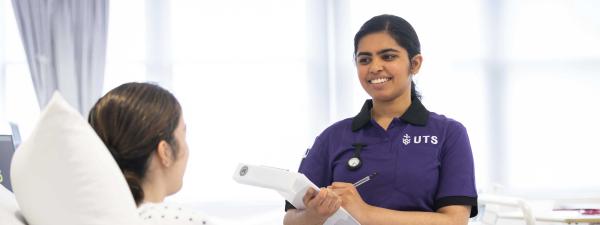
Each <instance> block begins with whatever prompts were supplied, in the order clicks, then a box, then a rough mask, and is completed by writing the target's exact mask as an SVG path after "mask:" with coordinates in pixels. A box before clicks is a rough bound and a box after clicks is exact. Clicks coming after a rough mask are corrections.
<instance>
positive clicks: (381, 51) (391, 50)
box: [377, 48, 400, 55]
mask: <svg viewBox="0 0 600 225" xmlns="http://www.w3.org/2000/svg"><path fill="white" fill-rule="evenodd" d="M388 52H400V51H398V50H396V49H393V48H386V49H383V50H380V51H378V52H377V55H381V54H385V53H388Z"/></svg>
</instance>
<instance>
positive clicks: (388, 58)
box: [381, 55, 398, 61]
mask: <svg viewBox="0 0 600 225" xmlns="http://www.w3.org/2000/svg"><path fill="white" fill-rule="evenodd" d="M397 57H398V56H397V55H382V56H381V58H382V59H383V60H385V61H392V60H394V59H396V58H397Z"/></svg>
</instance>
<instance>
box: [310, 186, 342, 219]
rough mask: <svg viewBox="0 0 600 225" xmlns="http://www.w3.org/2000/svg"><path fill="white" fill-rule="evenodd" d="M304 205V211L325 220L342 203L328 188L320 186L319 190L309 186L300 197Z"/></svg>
mask: <svg viewBox="0 0 600 225" xmlns="http://www.w3.org/2000/svg"><path fill="white" fill-rule="evenodd" d="M302 201H303V202H304V205H305V206H306V209H305V210H306V213H307V214H309V215H310V216H314V217H317V218H320V219H322V220H323V221H325V220H327V218H329V217H330V216H331V215H333V214H334V213H335V212H336V211H337V210H338V209H339V208H340V206H341V205H342V199H341V198H340V197H339V196H338V195H337V194H336V193H334V192H333V190H331V189H329V188H321V189H320V190H319V191H317V190H314V189H312V188H309V189H308V190H307V191H306V194H304V198H303V199H302Z"/></svg>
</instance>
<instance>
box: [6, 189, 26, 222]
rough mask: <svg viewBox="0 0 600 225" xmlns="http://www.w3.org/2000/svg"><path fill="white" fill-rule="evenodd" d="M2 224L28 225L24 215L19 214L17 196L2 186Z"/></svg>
mask: <svg viewBox="0 0 600 225" xmlns="http://www.w3.org/2000/svg"><path fill="white" fill-rule="evenodd" d="M0 224H2V225H26V223H25V220H24V219H23V215H21V213H20V212H19V207H18V206H17V201H16V200H15V196H14V195H13V193H11V192H10V191H9V190H7V189H6V188H4V186H2V185H0Z"/></svg>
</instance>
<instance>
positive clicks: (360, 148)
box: [284, 15, 477, 225]
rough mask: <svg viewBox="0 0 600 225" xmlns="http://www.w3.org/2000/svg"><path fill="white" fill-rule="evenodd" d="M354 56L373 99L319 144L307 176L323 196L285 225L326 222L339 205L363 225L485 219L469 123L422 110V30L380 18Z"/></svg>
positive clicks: (363, 33) (304, 169)
mask: <svg viewBox="0 0 600 225" xmlns="http://www.w3.org/2000/svg"><path fill="white" fill-rule="evenodd" d="M354 49H355V50H354V58H355V62H356V69H357V72H358V79H359V81H360V83H361V85H362V87H363V89H364V90H365V91H366V92H367V93H368V94H369V95H370V96H371V97H372V99H371V100H367V101H366V102H365V104H364V105H363V107H362V109H361V110H360V112H359V113H358V115H356V116H355V117H354V118H348V119H345V120H342V121H339V122H337V123H335V124H333V125H331V126H330V127H328V128H327V129H325V131H323V133H321V134H320V135H319V136H318V137H317V139H316V141H315V143H314V145H313V147H312V148H311V149H310V151H309V152H308V153H307V155H306V157H305V158H304V159H303V160H302V163H301V164H300V169H299V172H301V173H303V174H305V175H306V176H307V177H308V178H309V179H310V180H311V181H312V182H313V183H315V184H316V185H317V186H319V187H323V188H321V190H320V191H318V192H317V191H308V192H307V193H306V194H305V196H304V204H305V205H306V209H302V210H298V209H295V208H294V207H293V206H292V205H290V204H289V203H288V204H287V205H286V210H287V213H286V215H285V218H284V224H286V225H294V224H298V225H300V224H302V225H309V224H323V223H324V222H325V220H326V219H327V218H328V217H329V216H331V215H332V214H333V213H334V212H335V211H336V210H337V209H338V208H339V207H340V206H341V207H344V208H345V209H346V210H347V211H348V212H349V213H350V214H352V216H354V217H355V218H356V219H357V220H358V221H359V222H360V223H361V224H363V225H367V224H376V225H384V224H411V225H414V224H439V225H441V224H463V225H464V224H467V223H468V219H469V217H473V216H475V215H477V193H476V189H475V175H474V171H473V170H474V166H473V155H472V152H471V146H470V143H469V138H468V135H467V131H466V129H465V127H464V126H463V125H462V124H460V123H459V122H457V121H455V120H453V119H450V118H447V117H445V116H443V115H440V114H436V113H433V112H429V111H428V110H427V109H426V108H425V107H424V106H423V105H422V104H421V101H420V95H419V94H418V93H417V91H416V90H415V85H414V82H413V81H412V78H413V76H415V75H416V74H417V73H418V72H419V69H420V67H421V63H422V61H423V57H422V56H421V54H420V51H421V50H420V43H419V39H418V37H417V34H416V32H415V30H414V29H413V27H412V26H411V25H410V24H409V23H408V22H407V21H406V20H404V19H402V18H400V17H397V16H393V15H380V16H376V17H373V18H372V19H370V20H369V21H367V22H366V23H365V24H363V26H362V27H361V28H360V30H359V31H358V32H357V33H356V36H355V37H354ZM371 174H376V175H375V176H371V179H370V181H368V182H366V183H364V184H363V185H360V186H358V187H355V185H353V183H355V182H356V181H359V180H361V179H362V178H364V177H366V176H369V175H371Z"/></svg>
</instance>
